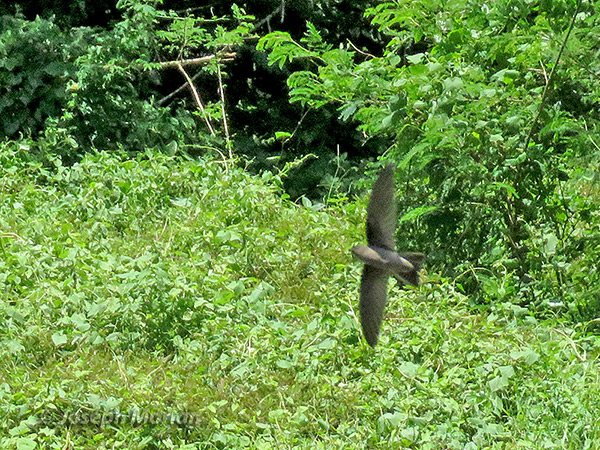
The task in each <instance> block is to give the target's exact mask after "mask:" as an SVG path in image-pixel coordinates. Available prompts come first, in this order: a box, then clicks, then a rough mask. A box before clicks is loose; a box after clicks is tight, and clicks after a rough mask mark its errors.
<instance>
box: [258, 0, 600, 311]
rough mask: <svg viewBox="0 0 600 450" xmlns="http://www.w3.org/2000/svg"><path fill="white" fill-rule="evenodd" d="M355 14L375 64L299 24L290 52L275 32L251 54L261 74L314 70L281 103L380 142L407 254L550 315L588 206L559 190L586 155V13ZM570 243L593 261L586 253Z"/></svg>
mask: <svg viewBox="0 0 600 450" xmlns="http://www.w3.org/2000/svg"><path fill="white" fill-rule="evenodd" d="M367 15H368V16H369V17H371V19H372V23H373V26H376V27H378V29H379V31H380V32H381V33H384V34H385V35H386V36H388V39H389V42H388V45H387V48H386V51H385V53H384V54H383V55H382V56H373V55H364V54H361V53H358V52H356V51H355V50H354V49H353V48H351V47H348V48H333V47H331V46H327V45H325V44H324V42H323V39H322V38H321V35H320V32H319V30H317V29H316V28H315V27H313V26H311V25H310V24H309V27H308V31H307V33H306V36H305V37H304V38H303V39H301V40H300V42H295V41H293V40H292V39H291V38H290V36H289V35H287V34H286V33H282V32H276V33H272V34H269V35H267V36H265V37H263V38H261V40H260V42H259V48H261V49H269V50H271V53H270V55H269V58H270V60H271V62H272V63H277V64H280V65H284V64H286V63H287V62H289V61H296V60H298V59H302V60H308V61H312V62H313V63H314V66H315V70H314V71H296V72H294V73H292V74H291V75H290V77H289V80H288V84H289V86H290V88H291V99H292V101H299V102H303V103H306V104H309V105H312V106H314V107H321V106H322V105H325V104H328V103H332V102H333V103H335V104H337V105H338V107H339V111H340V115H341V117H342V118H353V119H355V120H359V121H360V123H361V129H362V130H363V131H364V132H365V133H368V134H369V135H386V136H390V137H391V138H392V139H393V141H394V144H393V146H392V147H391V148H390V150H389V153H388V156H387V157H388V158H389V159H392V160H394V161H396V163H397V165H398V167H399V168H400V169H401V175H400V181H399V183H398V185H399V186H400V189H401V193H402V199H401V207H402V211H403V213H404V217H403V218H401V223H402V227H401V231H402V239H403V240H404V241H405V242H406V243H407V244H408V246H410V247H412V248H419V250H422V251H424V252H425V253H427V254H428V255H429V257H430V262H431V263H432V264H433V265H434V266H435V267H439V268H443V270H444V272H445V273H446V274H451V275H453V276H458V277H459V282H460V283H461V284H462V285H463V287H464V288H465V289H466V292H469V293H471V294H476V295H478V294H483V295H479V298H483V297H488V298H489V299H494V298H496V297H497V294H498V292H493V293H492V292H488V293H489V294H490V295H486V291H485V289H483V290H482V287H484V286H485V284H486V282H487V281H486V280H489V279H490V277H491V279H498V278H503V279H506V280H507V281H508V283H509V284H510V285H511V286H512V288H511V290H510V294H512V295H511V297H512V298H513V299H514V301H518V302H521V303H523V304H532V305H536V306H539V307H543V308H544V309H545V308H547V306H548V305H549V303H547V302H548V301H551V302H552V303H553V304H558V303H560V301H559V302H557V301H556V300H557V299H562V298H563V296H562V294H561V293H562V292H564V288H565V282H566V283H567V284H568V285H570V284H571V282H574V281H575V278H573V276H574V274H573V272H572V271H571V269H570V264H571V262H572V261H573V260H574V259H576V258H577V257H578V256H579V254H580V252H581V248H580V245H573V242H572V237H573V233H574V231H575V230H577V231H578V232H582V231H583V230H585V229H586V227H587V225H585V224H584V221H583V219H584V217H588V218H591V216H590V214H589V212H590V211H591V210H592V209H593V207H594V205H595V204H597V197H596V198H595V199H591V198H588V199H584V198H582V197H581V196H578V195H577V192H576V191H568V193H567V194H566V195H565V190H568V189H569V187H570V186H572V184H570V183H569V181H570V180H571V181H574V179H575V177H576V176H577V175H576V174H577V168H578V167H579V166H580V164H582V161H583V160H584V158H589V156H590V155H591V154H593V153H594V152H595V153H596V154H597V148H596V149H594V147H593V146H592V144H593V143H594V142H595V141H596V140H597V137H598V134H599V133H598V129H597V125H598V119H599V118H600V117H598V114H597V113H596V112H595V111H597V107H594V105H596V106H597V105H598V95H597V93H598V92H599V83H598V80H599V79H600V76H599V75H600V73H599V70H598V66H597V65H596V64H595V63H593V62H590V59H589V57H588V56H589V51H590V48H593V49H598V41H597V40H595V37H597V34H598V28H597V22H598V17H599V16H598V14H597V13H595V11H594V10H593V9H592V8H591V6H590V5H588V4H579V3H577V4H574V3H573V2H552V3H543V4H540V5H539V6H537V7H535V8H531V5H529V4H522V3H519V2H514V1H512V0H507V1H502V2H495V3H494V4H493V5H491V4H490V5H487V4H486V5H485V7H484V8H483V9H481V8H473V7H472V5H471V4H470V3H469V2H466V1H459V2H452V3H451V4H447V2H435V1H434V2H421V1H401V2H396V3H384V4H381V5H378V6H376V7H374V8H371V9H369V10H368V11H367ZM415 17H418V20H415ZM573 25H575V27H574V28H571V27H572V26H573ZM571 30H572V37H571V40H569V39H568V37H569V35H570V33H571ZM581 41H584V42H586V44H587V45H579V44H571V45H570V46H568V47H567V48H569V51H568V52H565V51H564V44H565V43H571V42H573V43H574V42H581ZM567 54H568V56H567ZM568 80H579V81H578V82H577V83H573V82H572V81H568ZM575 84H576V85H577V86H578V87H577V88H576V91H575V95H573V93H574V89H573V86H574V85H575ZM588 200H589V201H588ZM596 220H597V218H596ZM594 227H595V225H593V226H592V228H594ZM549 241H552V242H555V243H556V245H553V246H552V251H551V252H548V249H549V247H548V245H547V243H548V242H549ZM580 243H581V245H584V247H585V248H584V251H585V252H590V253H589V254H588V255H587V257H589V258H591V259H593V258H594V257H595V255H596V253H595V251H596V250H597V248H596V247H594V246H593V245H592V246H588V245H585V244H584V243H583V242H581V241H580ZM576 248H579V250H575V249H576ZM595 249H596V250H595ZM544 260H545V261H551V263H550V265H548V264H544V263H543V261H544ZM569 279H570V280H571V281H567V280H569ZM563 304H564V303H563Z"/></svg>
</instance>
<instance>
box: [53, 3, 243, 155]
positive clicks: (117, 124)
mask: <svg viewBox="0 0 600 450" xmlns="http://www.w3.org/2000/svg"><path fill="white" fill-rule="evenodd" d="M160 3H161V2H158V1H147V2H146V1H137V0H131V1H122V2H120V3H119V6H120V7H122V8H124V9H125V13H124V14H125V17H124V20H122V21H121V22H119V23H117V24H116V25H115V27H114V28H113V29H112V30H110V31H105V32H102V33H99V34H97V35H96V39H97V42H96V44H95V45H93V46H90V47H89V48H88V50H87V52H86V54H85V55H83V56H81V57H79V58H78V59H77V61H76V65H77V68H78V70H77V73H76V76H77V78H76V82H75V84H73V85H71V87H70V91H71V93H72V95H71V98H70V101H69V104H68V108H67V109H66V114H65V119H66V120H65V124H66V125H65V126H66V127H67V128H69V129H73V134H74V135H75V137H76V139H77V140H78V142H79V143H80V144H82V145H83V146H84V147H86V148H90V147H95V148H100V149H114V148H116V147H120V148H124V149H126V150H128V151H141V150H143V149H145V148H148V147H165V146H172V145H173V144H175V143H177V144H178V145H181V144H182V143H188V144H194V145H199V144H204V145H206V144H209V143H210V142H212V141H213V139H211V136H210V134H213V135H214V132H213V128H214V126H213V127H211V128H210V130H208V129H203V128H200V127H199V126H198V125H196V123H195V120H194V119H193V115H192V113H191V112H190V111H187V110H185V109H182V108H177V107H175V108H173V107H167V106H160V102H157V101H156V100H155V97H156V95H157V94H158V88H159V86H160V85H161V83H162V79H163V77H162V75H161V71H164V70H165V64H163V63H160V62H159V61H161V60H172V61H177V60H181V59H186V58H191V57H197V56H201V55H202V54H204V53H206V52H211V53H218V52H220V51H221V50H222V49H223V48H226V47H228V46H233V45H238V44H239V43H240V42H241V41H242V39H243V38H244V37H247V36H248V33H249V31H250V28H251V27H250V25H249V22H248V20H249V19H251V17H249V16H246V15H244V14H243V12H242V11H240V10H239V9H238V8H236V7H233V13H234V19H233V20H234V24H235V26H234V27H231V28H225V27H223V26H222V25H220V24H219V22H221V21H224V18H217V17H213V18H211V19H205V18H198V17H195V16H194V15H192V14H190V15H187V16H185V17H180V16H179V15H178V14H176V13H175V12H172V11H171V12H166V11H162V10H160V9H158V8H157V7H158V5H160ZM214 23H217V25H214ZM218 64H220V62H219V59H218V58H215V59H214V60H213V61H212V62H211V63H210V64H206V65H205V66H202V67H201V69H200V71H204V72H206V73H207V74H210V75H211V76H213V77H214V76H215V75H216V73H217V65H218ZM172 66H173V67H174V64H172ZM219 76H221V75H219ZM179 79H180V80H182V81H185V79H184V78H182V77H179ZM209 98H210V96H209ZM204 103H205V104H204V108H205V111H207V113H203V114H202V119H200V120H205V121H207V122H211V121H215V120H216V121H221V123H223V122H222V121H223V120H224V117H223V115H222V111H221V109H220V104H221V100H220V99H219V98H218V97H216V96H215V100H214V101H207V100H206V99H205V100H204ZM172 109H175V114H173V112H172ZM194 114H196V113H194ZM207 114H208V116H207ZM196 115H201V114H200V113H197V114H196ZM209 131H210V132H211V133H209ZM203 135H204V137H203ZM213 137H214V136H213Z"/></svg>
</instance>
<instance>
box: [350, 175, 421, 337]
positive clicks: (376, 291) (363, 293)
mask: <svg viewBox="0 0 600 450" xmlns="http://www.w3.org/2000/svg"><path fill="white" fill-rule="evenodd" d="M395 229H396V203H395V202H394V166H393V165H388V166H386V167H385V168H383V169H382V170H381V172H380V173H379V178H378V179H377V181H376V182H375V184H374V185H373V192H372V193H371V199H370V200H369V206H368V207H367V243H368V244H369V245H368V246H365V245H356V246H354V247H352V249H351V251H352V253H353V254H354V256H356V257H357V258H358V259H360V260H361V261H362V262H363V263H365V267H364V269H363V273H362V279H361V283H360V322H361V325H362V329H363V334H364V335H365V339H366V340H367V343H368V344H369V345H370V346H371V347H375V345H376V344H377V338H378V336H379V328H380V327H381V319H382V318H383V310H384V308H385V304H386V302H387V282H388V278H389V277H390V275H391V276H393V277H394V278H396V279H397V280H398V282H399V283H401V285H405V284H411V285H413V286H418V285H419V270H420V269H421V264H423V260H424V259H425V255H423V254H422V253H410V252H407V253H398V252H396V243H395V242H394V231H395Z"/></svg>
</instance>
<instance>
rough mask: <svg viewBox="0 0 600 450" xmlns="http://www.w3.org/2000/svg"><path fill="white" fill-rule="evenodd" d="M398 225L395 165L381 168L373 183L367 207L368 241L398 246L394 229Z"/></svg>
mask: <svg viewBox="0 0 600 450" xmlns="http://www.w3.org/2000/svg"><path fill="white" fill-rule="evenodd" d="M395 227H396V202H394V166H393V165H388V166H386V167H385V168H383V169H382V170H381V172H380V173H379V178H377V181H376V182H375V184H374V185H373V192H372V193H371V199H370V201H369V206H368V207H367V242H368V243H369V245H370V246H375V247H385V248H388V249H390V250H394V249H395V248H396V243H395V242H394V230H395Z"/></svg>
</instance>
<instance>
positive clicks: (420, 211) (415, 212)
mask: <svg viewBox="0 0 600 450" xmlns="http://www.w3.org/2000/svg"><path fill="white" fill-rule="evenodd" d="M436 209H437V207H435V206H419V207H417V208H413V209H412V210H410V211H409V212H407V213H406V214H404V215H403V216H402V217H401V218H400V220H399V223H402V222H407V221H409V220H414V219H417V218H419V217H421V216H422V215H424V214H427V213H430V212H431V211H435V210H436Z"/></svg>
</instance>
